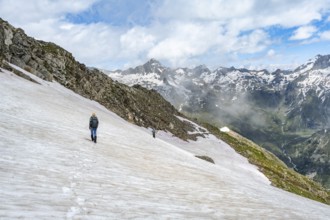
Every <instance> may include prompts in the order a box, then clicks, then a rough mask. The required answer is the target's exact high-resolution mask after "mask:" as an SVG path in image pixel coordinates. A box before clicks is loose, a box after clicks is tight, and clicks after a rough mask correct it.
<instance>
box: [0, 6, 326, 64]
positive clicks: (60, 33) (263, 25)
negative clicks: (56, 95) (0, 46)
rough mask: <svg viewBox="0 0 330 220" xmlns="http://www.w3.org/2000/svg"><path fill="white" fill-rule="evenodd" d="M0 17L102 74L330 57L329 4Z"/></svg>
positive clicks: (89, 9)
mask: <svg viewBox="0 0 330 220" xmlns="http://www.w3.org/2000/svg"><path fill="white" fill-rule="evenodd" d="M18 15H19V16H18ZM0 17H1V18H2V19H4V20H7V21H8V22H10V23H11V24H12V25H14V26H15V27H20V28H23V29H24V30H25V32H26V33H27V34H28V35H30V36H32V37H34V38H36V39H40V40H44V41H51V42H54V43H56V44H58V45H60V46H62V47H63V48H65V49H67V50H68V51H70V52H71V53H72V54H73V55H74V57H75V58H76V59H77V60H78V61H80V62H82V63H85V64H86V65H88V66H94V67H98V68H103V69H108V70H114V69H126V68H129V67H135V66H137V65H141V64H143V63H145V62H147V61H148V60H149V59H151V58H155V59H157V60H159V61H160V62H161V63H162V64H163V65H166V66H169V67H194V66H197V65H201V64H205V65H206V66H208V67H209V68H210V69H215V68H217V67H220V66H224V67H230V66H235V67H242V68H243V67H244V68H249V69H269V70H275V69H277V68H280V69H293V68H296V67H297V66H299V65H300V64H303V63H305V62H306V61H307V60H308V59H310V58H313V57H315V56H316V55H317V54H330V0H313V1H310V0H290V1H287V0H267V1H265V0H189V1H187V0H107V1H106V0H79V1H67V0H34V1H29V4H26V1H25V0H15V1H12V0H0Z"/></svg>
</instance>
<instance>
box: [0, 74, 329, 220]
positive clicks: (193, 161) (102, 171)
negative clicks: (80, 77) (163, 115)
mask: <svg viewBox="0 0 330 220" xmlns="http://www.w3.org/2000/svg"><path fill="white" fill-rule="evenodd" d="M22 71H23V70H22ZM26 74H28V73H26ZM28 75H30V76H31V77H32V78H34V79H36V80H37V81H39V82H40V85H39V84H36V83H33V82H30V81H27V80H25V79H23V78H20V77H18V76H16V75H14V74H12V73H10V72H8V71H5V70H2V72H0V93H1V99H0V152H1V154H0V186H1V187H0V219H17V218H23V219H330V207H329V206H327V205H324V204H321V203H318V202H315V201H312V200H308V199H305V198H303V197H299V196H296V195H294V194H290V193H288V192H285V191H282V190H280V189H277V188H274V187H272V186H270V185H269V181H268V180H267V179H266V178H265V177H264V176H263V175H262V174H261V173H260V172H259V171H258V170H257V169H256V168H255V167H254V166H252V165H250V164H249V163H248V162H247V160H246V159H245V158H243V157H241V156H240V155H238V154H236V153H235V152H234V150H232V149H231V148H230V147H229V146H228V145H226V144H225V143H223V142H222V141H219V140H218V139H216V138H215V137H213V136H211V135H209V137H208V138H205V139H199V140H198V141H197V142H191V143H188V142H184V141H181V140H179V139H177V138H173V137H172V136H171V134H168V133H165V132H158V133H157V138H156V139H153V138H152V136H151V133H150V131H149V130H147V129H144V128H140V127H137V126H135V125H132V124H130V123H128V122H126V121H124V120H123V119H121V118H119V117H118V116H117V115H115V114H114V113H112V112H110V111H108V110H106V109H105V108H104V107H103V106H101V105H99V104H98V103H96V102H94V101H91V100H88V99H85V98H82V97H80V96H79V95H77V94H75V93H73V92H72V91H70V90H67V89H66V88H64V87H62V86H61V85H59V84H57V83H50V82H45V81H42V80H40V79H38V78H37V77H35V76H33V75H31V74H28ZM92 112H96V114H97V116H98V117H99V120H100V127H99V129H98V143H97V144H94V143H93V142H91V141H90V134H89V130H88V120H89V117H90V115H91V113H92ZM194 155H207V156H210V157H212V158H213V159H214V161H215V163H216V164H215V165H214V164H211V163H208V162H206V161H203V160H201V159H198V158H196V157H194Z"/></svg>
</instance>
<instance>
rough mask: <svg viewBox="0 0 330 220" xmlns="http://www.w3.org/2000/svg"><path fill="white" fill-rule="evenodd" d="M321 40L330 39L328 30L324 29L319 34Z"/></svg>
mask: <svg viewBox="0 0 330 220" xmlns="http://www.w3.org/2000/svg"><path fill="white" fill-rule="evenodd" d="M320 39H321V40H330V31H324V32H322V33H321V34H320Z"/></svg>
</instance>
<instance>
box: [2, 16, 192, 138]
mask: <svg viewBox="0 0 330 220" xmlns="http://www.w3.org/2000/svg"><path fill="white" fill-rule="evenodd" d="M7 62H9V63H12V64H15V65H16V66H19V67H20V68H22V69H25V70H27V71H28V72H31V73H33V74H34V75H36V76H38V77H40V78H42V79H44V80H47V81H50V82H51V81H56V82H58V83H60V84H62V85H63V86H65V87H66V88H69V89H71V90H72V91H74V92H76V93H78V94H79V95H81V96H83V97H86V98H89V99H93V100H95V101H97V102H99V103H101V104H102V105H104V106H105V107H107V108H108V109H111V111H113V112H115V113H116V114H118V115H119V116H121V117H123V118H125V119H126V120H128V121H131V122H132V123H135V124H137V125H139V126H143V127H154V128H156V129H158V130H167V131H170V132H171V133H172V134H174V135H176V136H178V137H180V138H182V139H185V140H187V139H195V138H196V135H193V134H192V135H190V134H189V132H193V131H194V130H193V127H192V126H191V125H190V124H187V123H184V122H182V121H180V120H179V119H178V118H177V117H175V116H174V115H180V116H182V117H184V116H183V115H182V114H181V113H179V112H178V111H177V110H176V109H175V108H174V107H173V106H172V105H171V104H169V103H168V102H167V101H166V100H164V99H163V98H162V96H160V95H159V94H158V93H157V92H155V91H152V90H147V89H145V88H143V87H141V86H135V87H128V86H126V85H124V84H121V83H118V82H116V81H113V80H112V79H110V78H109V77H108V76H107V75H105V74H104V73H102V72H100V71H98V70H97V69H95V68H88V67H86V66H85V65H84V64H81V63H79V62H78V61H76V60H75V59H74V57H73V56H72V54H71V53H69V52H68V51H66V50H64V49H63V48H61V47H59V46H57V45H55V44H53V43H49V42H44V41H40V40H39V41H38V40H35V39H33V38H31V37H29V36H27V35H26V34H25V33H24V31H23V30H22V29H19V28H18V29H17V28H14V27H13V26H11V25H10V24H9V23H8V22H5V21H3V20H1V19H0V67H2V68H4V69H7V70H10V71H14V69H13V68H12V67H10V65H8V64H7ZM15 72H16V73H17V74H20V73H19V71H17V70H16V71H15Z"/></svg>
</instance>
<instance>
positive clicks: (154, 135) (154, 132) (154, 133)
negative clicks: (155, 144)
mask: <svg viewBox="0 0 330 220" xmlns="http://www.w3.org/2000/svg"><path fill="white" fill-rule="evenodd" d="M151 132H152V136H153V138H156V130H155V128H152V130H151Z"/></svg>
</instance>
